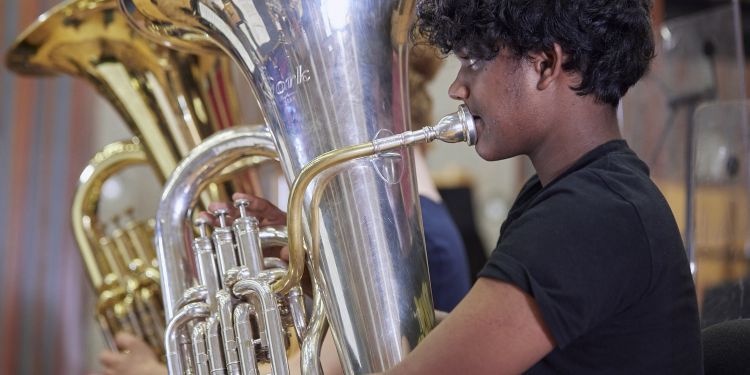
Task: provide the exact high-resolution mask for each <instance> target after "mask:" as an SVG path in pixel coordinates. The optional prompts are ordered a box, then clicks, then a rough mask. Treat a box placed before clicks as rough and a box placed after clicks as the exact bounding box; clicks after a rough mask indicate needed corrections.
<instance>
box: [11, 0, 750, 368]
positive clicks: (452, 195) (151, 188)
mask: <svg viewBox="0 0 750 375" xmlns="http://www.w3.org/2000/svg"><path fill="white" fill-rule="evenodd" d="M58 3H59V2H58V1H55V0H2V3H1V4H0V12H1V13H0V21H1V23H0V43H1V44H0V51H2V52H0V56H1V57H2V58H3V60H5V57H6V56H5V52H6V51H7V50H8V49H9V48H10V46H11V45H12V44H13V41H14V40H15V39H16V38H17V37H18V36H19V35H20V34H21V32H22V31H23V30H24V29H25V28H26V27H27V26H29V25H30V24H31V23H33V22H34V21H35V20H36V19H37V17H38V16H39V15H40V14H42V13H44V12H45V11H46V10H48V9H50V8H51V7H53V6H55V5H56V4H58ZM654 21H655V23H654V24H655V30H656V32H655V36H656V38H657V40H658V46H659V47H658V53H657V58H656V60H655V61H654V64H653V66H652V69H651V71H650V72H649V74H648V75H647V77H646V78H645V79H643V80H642V82H641V83H639V84H638V86H637V87H635V88H633V89H632V90H631V91H630V92H629V93H628V95H627V97H626V98H625V100H624V101H623V103H622V106H621V108H620V119H621V124H622V129H623V134H624V136H625V138H626V140H627V141H628V143H629V144H630V145H631V147H632V148H634V149H635V150H636V152H638V154H639V155H640V156H641V158H642V159H643V160H644V161H646V162H647V163H648V164H649V166H650V167H651V170H652V176H653V178H654V179H655V180H656V182H657V184H658V185H659V186H660V188H661V189H662V191H663V192H664V193H665V195H666V197H667V199H668V200H669V203H670V205H671V207H672V209H673V212H674V214H675V217H676V218H677V221H678V223H679V225H680V229H681V230H682V232H683V236H684V238H685V241H686V247H687V249H688V252H689V256H690V258H691V261H692V264H693V267H694V272H695V277H696V284H697V287H698V295H699V301H700V304H701V309H702V314H703V315H702V319H703V323H704V326H707V325H710V324H714V323H717V322H722V321H725V320H729V319H736V318H739V317H748V316H749V315H750V304H747V303H745V302H744V301H745V300H747V301H750V299H747V298H745V295H746V294H748V297H750V289H748V288H745V286H746V285H747V286H750V284H746V278H747V277H748V272H747V271H748V261H749V260H750V238H748V236H749V235H750V228H749V227H748V212H750V199H748V192H750V179H749V178H748V176H749V175H750V174H749V173H748V172H750V163H748V161H749V157H750V153H749V152H750V148H749V147H748V142H750V127H748V110H749V108H750V106H749V105H748V102H747V101H746V97H747V94H746V93H747V90H748V87H747V78H746V76H747V74H748V72H750V71H748V69H747V64H746V53H747V51H750V48H749V47H750V46H748V45H746V44H747V43H748V41H750V34H748V33H749V32H750V1H748V2H739V1H734V2H732V1H719V0H657V1H655V9H654ZM458 66H459V64H458V62H457V60H456V59H455V58H453V57H452V56H449V57H447V58H445V59H444V60H443V61H442V65H441V64H436V68H435V71H434V72H431V73H429V74H427V75H426V76H425V77H424V79H423V81H422V82H420V85H421V87H424V88H425V89H426V93H427V95H428V96H429V97H431V99H432V106H431V109H430V111H431V116H432V118H433V119H435V118H440V117H441V116H442V115H444V114H446V113H449V112H453V111H455V109H456V107H457V105H458V104H459V103H458V102H455V101H453V100H451V99H450V98H449V97H448V96H447V89H448V86H449V85H450V83H451V82H452V79H453V77H455V74H456V72H457V70H458ZM237 82H240V83H241V81H239V80H238V81H237ZM237 86H238V87H243V84H238V85H237ZM251 95H252V94H251V93H250V91H249V90H248V91H247V92H245V93H243V94H241V95H239V97H240V98H243V99H244V101H242V102H241V104H240V108H241V112H242V122H243V123H258V122H260V118H259V115H258V112H257V109H256V108H255V102H254V100H247V98H250V97H252V96H251ZM428 108H429V107H428ZM130 137H131V133H130V131H129V130H128V128H127V127H126V126H125V125H124V123H123V121H122V120H121V118H120V117H119V116H118V114H117V113H116V111H115V110H114V109H113V108H112V106H111V104H110V103H109V102H108V101H107V100H105V99H103V98H102V97H101V96H100V95H98V94H97V93H96V92H95V91H94V90H93V88H92V87H91V85H90V84H89V83H87V82H85V81H84V80H81V79H74V78H71V77H68V76H65V75H59V76H50V77H29V76H20V75H17V74H14V73H12V72H10V71H9V70H8V69H7V68H6V66H5V65H4V64H3V65H2V66H0V374H53V373H54V374H82V373H87V372H89V371H96V369H97V368H98V364H97V363H96V362H97V361H96V354H97V353H98V352H99V351H100V350H101V349H102V348H103V341H102V338H101V334H100V332H99V330H98V328H97V327H96V326H95V324H94V320H93V319H92V311H93V309H94V299H93V293H92V291H91V287H90V284H89V283H88V281H87V279H86V274H85V271H84V268H83V266H82V262H81V259H80V255H79V253H78V250H77V248H76V244H75V242H74V240H73V236H72V234H71V230H70V213H69V209H70V204H71V200H72V197H73V194H74V191H75V187H76V184H77V181H78V177H79V175H80V174H81V171H82V170H83V167H84V166H85V165H86V164H87V163H88V161H89V159H90V158H91V157H92V155H93V154H94V153H95V152H96V151H97V150H99V149H101V148H102V147H104V146H105V145H107V144H109V143H111V142H113V141H118V140H123V139H128V138H130ZM427 161H428V164H429V166H430V169H431V172H432V174H433V177H434V179H435V181H436V183H437V185H438V187H439V189H440V192H441V193H442V194H443V198H444V199H445V201H446V204H447V205H448V207H449V209H450V210H451V213H452V214H453V216H454V217H455V218H456V222H457V224H458V226H459V228H460V230H461V232H462V234H463V235H464V240H465V243H466V244H467V250H468V251H469V253H470V254H469V256H470V260H471V263H472V267H473V270H472V271H473V272H474V271H476V270H477V269H478V267H480V266H481V262H482V261H483V257H484V256H485V255H486V254H487V253H488V252H489V251H491V250H492V249H493V248H494V244H495V241H496V240H497V235H498V233H499V232H498V231H499V228H500V224H501V223H502V221H503V220H504V219H505V215H506V213H507V210H508V208H509V206H510V204H512V200H513V199H514V197H515V194H516V193H517V191H518V189H519V188H520V186H521V184H522V183H523V182H524V181H525V179H526V178H528V177H529V176H530V174H531V173H532V170H531V167H530V165H529V164H528V163H527V161H526V160H525V159H521V158H519V159H511V160H506V161H503V162H499V163H497V162H494V163H492V164H489V163H487V162H485V161H483V160H482V159H481V158H479V157H478V156H477V155H476V154H475V152H474V151H473V150H472V149H469V148H464V147H455V146H449V145H446V144H442V143H438V144H434V145H431V146H430V147H429V149H428V151H427ZM133 181H137V182H138V183H137V184H133ZM160 191H161V189H160V188H159V184H158V180H157V178H155V176H153V174H152V173H151V171H150V170H149V169H147V168H145V167H143V168H140V169H139V168H135V169H133V170H130V171H128V172H126V173H123V174H120V175H117V176H115V177H114V178H112V179H110V180H108V181H107V183H106V184H105V186H104V187H103V189H102V200H103V201H104V202H106V203H107V204H106V205H105V204H102V209H103V210H105V211H104V212H103V213H102V214H101V215H102V216H103V217H107V218H110V217H113V216H115V215H117V214H118V213H121V212H124V211H128V210H129V209H132V215H133V216H134V217H137V218H148V217H150V216H153V212H152V210H153V208H154V207H156V205H157V202H158V197H159V194H160ZM283 194H284V192H283V191H281V192H278V196H283ZM467 207H469V208H470V209H467Z"/></svg>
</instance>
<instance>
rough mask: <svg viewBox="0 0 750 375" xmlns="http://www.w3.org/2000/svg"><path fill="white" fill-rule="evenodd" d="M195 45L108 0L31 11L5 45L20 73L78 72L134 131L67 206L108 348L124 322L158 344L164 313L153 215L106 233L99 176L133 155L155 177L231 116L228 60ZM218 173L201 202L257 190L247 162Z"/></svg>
mask: <svg viewBox="0 0 750 375" xmlns="http://www.w3.org/2000/svg"><path fill="white" fill-rule="evenodd" d="M201 50H202V51H206V52H209V50H207V49H201ZM198 52H199V50H198V49H192V50H191V52H179V51H176V50H173V49H170V48H167V47H165V46H163V45H160V44H157V43H154V42H152V41H150V40H148V39H147V38H145V37H144V36H142V35H141V34H140V33H139V32H138V31H136V30H135V29H134V28H133V27H132V26H131V25H130V24H129V23H128V20H127V18H126V17H125V16H124V13H122V12H121V10H120V9H119V4H118V3H117V2H116V1H114V0H69V1H65V2H63V3H61V4H59V5H58V6H56V7H54V8H52V9H51V10H49V11H48V12H46V13H45V14H43V15H42V16H40V17H39V18H38V20H37V21H36V22H35V23H34V24H32V25H31V26H29V27H28V28H27V29H26V30H25V31H24V32H23V33H22V34H21V35H20V36H19V37H18V39H17V40H16V41H15V42H14V44H13V45H12V46H11V48H10V50H9V51H8V52H7V54H6V61H5V62H6V65H7V66H8V68H9V69H10V70H12V71H15V72H16V73H19V74H22V75H31V76H49V75H57V74H67V75H71V76H74V77H79V78H83V79H85V80H86V81H87V82H89V83H90V84H92V85H93V86H94V88H95V89H96V90H97V91H98V92H99V93H100V94H101V95H102V96H103V97H105V98H106V99H107V100H108V102H109V103H110V104H111V105H112V106H113V107H114V109H115V110H116V111H117V112H118V113H119V115H120V116H121V117H122V119H123V120H124V122H125V124H126V125H127V126H128V128H129V129H130V130H131V131H132V133H133V135H134V136H136V138H134V139H133V141H132V142H117V143H114V144H112V145H109V146H107V147H105V148H104V149H103V150H102V152H100V153H98V154H97V155H96V156H95V157H94V158H93V159H92V160H91V162H90V164H89V166H88V167H87V169H86V170H84V172H83V173H82V175H81V181H80V183H81V185H80V186H79V189H78V191H77V194H76V198H75V201H74V203H73V207H72V210H71V215H72V225H73V229H74V233H75V238H76V241H77V243H78V245H79V249H80V253H81V257H82V258H83V261H84V264H85V266H86V270H87V273H88V276H89V279H90V280H91V283H92V285H93V286H94V289H95V290H96V292H97V294H98V296H99V302H98V303H97V321H98V322H99V323H100V325H101V326H102V328H103V331H104V333H105V339H106V340H107V343H108V345H109V346H110V347H111V348H112V349H115V347H114V342H113V340H112V338H113V335H114V333H116V332H117V331H120V330H128V331H131V332H133V333H135V334H138V335H140V336H142V337H144V338H145V339H146V340H147V341H148V342H149V344H151V346H152V347H153V348H154V349H155V350H156V351H157V353H163V333H164V329H165V327H164V326H165V322H164V311H163V307H162V301H161V292H160V287H159V272H158V270H157V263H156V260H155V251H154V249H153V221H152V222H151V223H150V224H148V223H142V222H137V221H134V220H129V221H127V222H124V223H123V225H116V226H115V228H114V230H112V232H111V233H105V230H104V224H103V221H102V220H101V219H100V218H98V217H97V209H98V208H99V205H100V202H99V197H100V191H99V190H100V188H101V186H102V184H103V183H104V181H105V180H106V179H107V178H108V177H110V176H112V175H114V174H116V173H118V172H120V171H121V170H122V169H123V168H126V167H127V166H128V165H132V164H148V165H151V166H152V167H153V169H154V171H155V174H156V176H157V178H158V179H159V180H160V181H162V182H163V181H165V180H166V179H167V177H168V176H169V175H170V174H171V173H172V171H173V170H174V169H175V167H176V166H177V164H178V162H179V161H180V160H181V159H182V158H183V157H184V156H185V155H187V154H188V152H189V151H190V150H191V149H193V148H194V147H195V146H197V145H198V144H200V143H201V142H202V141H203V140H204V139H205V138H206V137H208V136H210V135H211V134H213V133H215V132H217V131H218V130H221V129H225V128H229V127H230V126H232V125H234V124H236V123H237V122H238V121H239V118H238V117H239V115H238V113H239V108H238V101H237V98H236V97H235V93H234V90H233V87H232V83H231V81H230V71H229V64H228V59H226V58H224V57H222V56H221V55H217V54H215V52H216V51H212V52H210V53H198ZM235 169H237V168H235ZM224 180H226V181H227V182H222V183H221V184H220V185H217V184H212V185H210V186H207V187H206V193H204V195H203V202H207V201H209V200H217V199H226V198H227V197H228V194H229V193H230V192H231V191H232V190H241V191H246V192H254V191H258V188H257V186H258V183H257V179H256V178H255V175H254V172H252V171H245V172H242V173H238V174H234V175H233V177H231V178H228V177H225V178H224Z"/></svg>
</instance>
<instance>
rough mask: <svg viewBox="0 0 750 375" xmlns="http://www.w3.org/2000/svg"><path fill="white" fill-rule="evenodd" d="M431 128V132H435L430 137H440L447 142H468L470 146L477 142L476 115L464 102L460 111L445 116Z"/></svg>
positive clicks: (459, 107) (459, 108)
mask: <svg viewBox="0 0 750 375" xmlns="http://www.w3.org/2000/svg"><path fill="white" fill-rule="evenodd" d="M429 128H430V131H431V132H434V135H431V136H430V139H439V140H441V141H443V142H446V143H459V142H466V143H468V144H469V146H474V144H475V143H476V142H477V129H476V126H475V125H474V116H472V114H471V112H469V108H468V107H466V105H464V104H461V105H460V106H458V111H456V112H453V113H451V114H449V115H447V116H445V117H443V118H442V119H440V121H438V123H437V124H435V125H434V126H431V127H429Z"/></svg>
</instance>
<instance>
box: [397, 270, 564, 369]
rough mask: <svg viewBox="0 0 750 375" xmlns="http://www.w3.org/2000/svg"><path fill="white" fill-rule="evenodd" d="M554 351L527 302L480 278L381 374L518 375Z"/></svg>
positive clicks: (518, 294)
mask: <svg viewBox="0 0 750 375" xmlns="http://www.w3.org/2000/svg"><path fill="white" fill-rule="evenodd" d="M554 347H555V342H554V339H553V338H552V336H551V335H550V333H549V331H548V329H547V328H546V326H545V323H544V321H543V320H542V317H541V314H540V312H539V308H538V307H537V304H536V302H535V301H534V299H533V298H531V297H530V296H529V295H527V294H526V293H524V292H523V291H521V290H520V289H518V288H517V287H515V286H513V285H511V284H508V283H504V282H499V281H496V280H492V279H487V278H480V279H479V280H478V281H477V283H476V284H475V285H474V287H473V288H472V289H471V291H469V294H468V295H467V296H466V298H464V300H463V301H461V303H460V304H459V305H458V306H457V307H456V309H455V310H453V312H451V313H450V314H449V315H448V317H447V318H445V320H443V321H442V323H440V324H439V325H438V326H437V327H436V328H435V329H434V330H433V331H432V332H431V333H430V334H429V335H428V336H427V337H426V338H425V340H424V341H423V342H422V343H420V344H419V345H418V346H417V347H416V348H415V349H414V351H413V352H412V353H410V354H409V356H407V357H406V359H405V360H404V361H403V362H401V363H400V364H399V365H398V366H396V367H395V368H394V369H392V370H391V371H388V372H387V374H389V375H400V374H461V373H464V374H519V373H522V372H523V371H525V370H527V369H529V368H530V367H531V366H533V365H534V364H535V363H536V362H538V361H539V360H541V359H542V358H543V357H544V356H545V355H547V353H549V352H550V351H552V349H553V348H554Z"/></svg>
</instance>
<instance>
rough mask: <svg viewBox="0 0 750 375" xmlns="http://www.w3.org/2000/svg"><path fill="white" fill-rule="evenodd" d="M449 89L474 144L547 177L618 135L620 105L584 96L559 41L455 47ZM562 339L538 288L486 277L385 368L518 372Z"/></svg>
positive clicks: (398, 371)
mask: <svg viewBox="0 0 750 375" xmlns="http://www.w3.org/2000/svg"><path fill="white" fill-rule="evenodd" d="M458 56H459V60H461V69H460V71H459V72H458V75H457V77H456V79H455V81H454V82H453V84H452V85H451V87H450V89H449V94H450V96H451V97H452V98H454V99H456V100H461V101H463V102H464V103H466V105H467V106H468V107H469V109H470V110H471V112H472V113H473V114H474V115H475V116H476V117H475V119H476V123H477V133H478V141H477V145H476V150H477V153H478V154H479V155H480V156H481V157H482V158H484V159H486V160H501V159H506V158H510V157H514V156H518V155H527V156H528V157H529V158H530V159H531V162H532V163H533V165H534V168H535V169H536V172H537V174H538V175H539V178H540V181H541V183H542V185H547V184H549V183H550V182H551V181H553V180H554V179H555V178H556V177H557V176H559V175H560V174H561V173H562V172H564V171H565V170H566V169H568V168H569V167H570V166H571V165H572V164H573V163H575V162H576V161H577V160H578V159H579V158H581V157H582V156H583V155H584V154H586V153H587V152H589V151H591V150H592V149H594V148H595V147H597V146H599V145H601V144H603V143H606V142H608V141H610V140H614V139H619V138H620V133H619V129H618V126H617V115H616V111H615V108H614V107H612V106H611V105H608V104H601V103H597V102H596V101H595V100H594V98H593V97H588V96H584V97H581V96H578V95H576V93H575V92H574V91H573V90H571V88H570V87H571V86H575V84H576V83H577V82H578V81H579V80H580V77H579V76H578V75H577V74H575V73H569V72H564V71H563V69H562V63H563V61H564V59H565V54H564V53H563V51H562V49H561V48H560V46H558V45H556V44H555V46H554V48H553V49H552V50H550V51H545V52H534V53H530V54H528V56H526V57H524V58H520V59H519V58H517V57H514V56H512V55H511V54H509V53H508V52H507V51H501V53H500V55H498V56H497V57H495V58H494V59H492V60H489V61H473V60H469V59H467V58H465V56H462V54H461V53H460V51H459V53H458ZM555 346H556V343H555V340H554V338H553V337H552V335H551V334H550V332H549V329H548V328H547V326H546V324H545V322H544V320H543V319H542V316H541V313H540V311H539V307H538V305H537V303H536V301H535V300H534V298H533V297H531V296H530V295H528V294H526V293H525V292H523V291H522V290H520V289H518V288H517V287H515V286H514V285H511V284H508V283H505V282H501V281H497V280H492V279H487V278H480V279H479V280H478V281H477V283H476V284H475V285H474V287H473V288H472V289H471V290H470V291H469V294H468V295H467V296H466V297H465V298H464V300H463V301H461V303H460V304H459V305H458V306H457V307H456V309H455V310H453V312H452V313H450V314H449V315H448V317H447V318H445V320H444V321H443V322H442V323H441V324H440V325H438V326H437V327H436V328H435V329H434V330H433V331H432V332H430V334H429V335H428V336H427V338H426V339H425V340H424V341H422V342H421V343H420V344H419V346H417V347H416V348H415V349H414V351H412V352H411V353H410V354H409V355H408V356H407V357H406V358H405V359H404V361H402V362H401V363H400V364H399V365H397V366H396V367H395V368H393V369H391V370H389V371H388V372H387V374H393V375H400V374H455V373H466V374H519V373H522V372H524V371H526V370H528V369H529V368H530V367H531V366H533V365H534V364H535V363H537V362H539V361H540V360H541V359H542V358H544V357H545V356H546V355H547V354H548V353H549V352H551V351H552V350H553V349H554V348H555Z"/></svg>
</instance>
